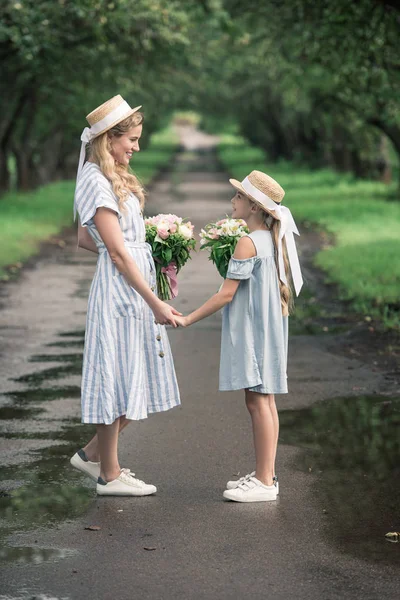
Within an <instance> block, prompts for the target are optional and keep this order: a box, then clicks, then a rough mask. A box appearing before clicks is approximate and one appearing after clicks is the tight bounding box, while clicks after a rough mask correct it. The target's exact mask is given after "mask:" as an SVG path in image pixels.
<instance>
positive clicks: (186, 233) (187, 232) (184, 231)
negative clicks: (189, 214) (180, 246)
mask: <svg viewBox="0 0 400 600" xmlns="http://www.w3.org/2000/svg"><path fill="white" fill-rule="evenodd" d="M179 233H180V234H181V235H183V237H184V238H185V239H186V240H190V238H191V237H192V230H191V228H190V227H189V226H188V225H185V223H182V224H181V225H179Z"/></svg>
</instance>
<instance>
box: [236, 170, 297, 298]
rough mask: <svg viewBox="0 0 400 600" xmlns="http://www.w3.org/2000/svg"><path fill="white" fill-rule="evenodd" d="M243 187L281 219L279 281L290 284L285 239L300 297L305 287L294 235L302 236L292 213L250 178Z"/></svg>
mask: <svg viewBox="0 0 400 600" xmlns="http://www.w3.org/2000/svg"><path fill="white" fill-rule="evenodd" d="M242 187H243V189H244V190H245V192H247V193H248V194H250V196H251V197H253V198H254V199H255V200H257V201H258V202H259V203H260V204H262V205H263V206H264V207H265V208H268V210H271V211H275V214H276V216H277V217H278V219H280V222H281V228H280V231H279V245H278V265H279V279H280V280H281V281H282V282H283V283H284V284H285V285H287V284H288V282H287V278H286V271H285V263H284V260H283V246H282V240H283V238H285V241H286V248H287V252H288V258H289V264H290V270H291V272H292V279H293V285H294V289H295V291H296V296H298V295H299V294H300V290H301V288H302V285H303V277H302V275H301V269H300V263H299V257H298V256H297V249H296V243H295V241H294V236H293V234H294V233H295V234H296V235H300V233H299V230H298V229H297V226H296V223H295V222H294V219H293V216H292V213H291V212H290V210H289V209H288V207H287V206H281V205H280V204H277V203H276V202H274V201H273V200H272V198H270V197H269V196H267V194H264V192H262V191H261V190H259V189H258V188H257V187H255V186H254V185H253V184H252V183H251V181H250V180H249V178H248V177H245V178H244V179H243V181H242Z"/></svg>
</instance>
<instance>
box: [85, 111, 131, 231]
mask: <svg viewBox="0 0 400 600" xmlns="http://www.w3.org/2000/svg"><path fill="white" fill-rule="evenodd" d="M139 108H140V106H139ZM130 110H132V109H131V107H130V106H129V104H128V103H127V102H126V101H125V100H124V101H123V102H121V104H119V105H118V106H117V107H116V108H114V110H112V111H111V112H110V113H108V115H106V116H105V117H104V118H103V119H101V120H100V121H98V122H97V123H95V124H94V125H92V126H91V127H90V128H89V127H85V129H84V130H83V131H82V134H81V142H82V143H81V151H80V153H79V163H78V172H77V174H76V179H77V180H78V177H79V175H80V172H81V171H82V168H83V163H84V162H85V156H86V144H88V143H89V142H91V141H92V140H93V139H94V138H95V137H96V136H98V135H99V134H100V133H102V132H103V131H105V130H106V129H107V128H109V127H111V126H112V125H114V123H115V122H118V121H119V120H122V119H123V118H124V116H125V115H126V114H128V112H129V111H130ZM75 219H76V206H75V202H74V220H75Z"/></svg>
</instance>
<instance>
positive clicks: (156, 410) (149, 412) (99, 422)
mask: <svg viewBox="0 0 400 600" xmlns="http://www.w3.org/2000/svg"><path fill="white" fill-rule="evenodd" d="M178 406H181V403H180V402H178V403H177V404H174V405H173V406H168V407H166V408H161V407H160V408H155V409H153V410H149V411H147V413H146V414H143V415H141V416H140V417H133V418H132V417H128V415H127V413H126V412H122V413H120V414H117V415H116V416H115V419H114V420H113V421H100V420H90V421H89V420H85V419H84V418H81V423H82V424H83V425H112V424H113V423H115V421H116V420H117V419H119V418H120V417H125V418H126V419H128V421H144V420H145V419H147V418H148V416H149V415H152V414H155V413H159V412H166V411H167V410H171V409H173V408H177V407H178Z"/></svg>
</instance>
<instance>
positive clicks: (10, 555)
mask: <svg viewBox="0 0 400 600" xmlns="http://www.w3.org/2000/svg"><path fill="white" fill-rule="evenodd" d="M75 554H76V551H74V550H68V549H65V548H38V547H37V546H18V547H16V546H9V547H8V548H1V549H0V562H2V563H12V564H34V565H41V564H42V563H44V562H49V561H51V562H58V561H59V560H62V559H63V558H69V557H70V556H74V555H75Z"/></svg>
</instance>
